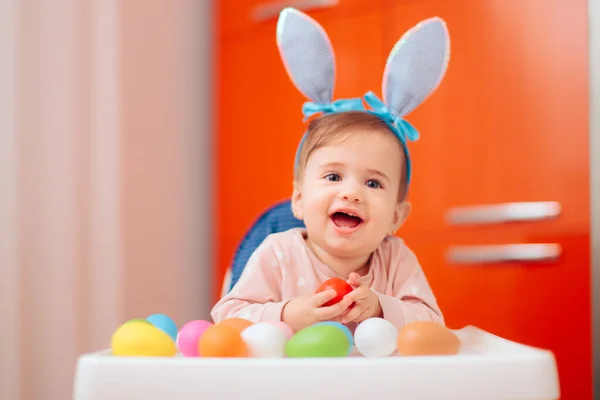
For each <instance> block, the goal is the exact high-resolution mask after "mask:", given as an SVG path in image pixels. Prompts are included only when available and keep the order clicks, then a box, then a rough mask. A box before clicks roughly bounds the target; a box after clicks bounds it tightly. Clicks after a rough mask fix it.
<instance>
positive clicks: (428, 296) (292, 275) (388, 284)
mask: <svg viewBox="0 0 600 400" xmlns="http://www.w3.org/2000/svg"><path fill="white" fill-rule="evenodd" d="M305 235H306V231H305V230H304V229H302V228H294V229H290V230H288V231H285V232H281V233H275V234H271V235H269V236H268V237H267V238H266V239H265V240H264V241H263V243H262V244H261V245H260V246H259V247H258V248H257V249H256V251H255V252H254V253H253V255H252V256H251V257H250V259H249V260H248V263H247V264H246V267H245V269H244V272H243V273H242V275H241V276H240V279H239V281H238V282H237V284H236V285H235V286H234V287H233V288H232V290H231V291H230V292H229V293H228V294H227V295H225V296H224V297H223V298H222V299H221V300H219V302H218V303H217V304H216V305H215V306H214V307H213V309H212V311H211V316H212V318H213V320H214V321H215V323H217V322H219V321H222V320H224V319H226V318H233V317H238V318H245V319H248V320H250V321H253V322H262V321H270V320H278V321H280V320H281V314H282V311H283V307H284V305H285V304H286V303H287V302H288V301H289V300H291V299H293V298H294V297H297V296H299V295H302V294H305V293H314V292H315V290H316V289H317V287H318V286H319V285H320V284H321V283H322V282H323V281H325V280H327V279H329V278H333V277H335V276H336V273H335V272H334V271H333V270H331V269H330V268H329V267H328V266H327V265H325V264H324V263H323V262H321V261H320V260H319V259H318V258H317V257H316V255H315V254H314V253H313V252H312V250H311V249H310V248H309V247H308V246H307V244H306V241H305ZM361 281H362V282H363V283H366V284H367V285H368V286H369V287H370V288H371V290H373V291H374V292H375V293H376V294H377V296H378V297H379V302H380V303H381V309H382V311H383V318H385V319H387V320H388V321H390V322H392V323H393V324H394V325H395V326H396V327H397V328H398V329H400V328H402V327H403V326H404V325H405V324H408V323H410V322H413V321H417V320H429V321H434V322H438V323H442V324H443V323H444V319H443V316H442V313H441V311H440V309H439V307H438V305H437V302H436V299H435V296H434V295H433V292H432V291H431V288H430V286H429V283H428V282H427V279H426V277H425V274H424V273H423V270H422V269H421V266H420V265H419V262H418V261H417V257H416V256H415V254H414V253H413V252H412V251H411V250H410V249H409V248H408V247H407V246H406V244H405V243H404V241H403V240H402V239H400V238H398V237H396V236H388V237H387V238H386V239H385V240H384V241H383V243H381V245H380V246H379V247H378V248H377V249H376V250H375V252H374V254H373V256H372V257H371V264H370V268H369V271H368V273H367V274H366V275H364V276H362V277H361ZM348 327H349V328H350V329H351V330H352V331H353V330H354V328H355V325H354V326H351V324H348Z"/></svg>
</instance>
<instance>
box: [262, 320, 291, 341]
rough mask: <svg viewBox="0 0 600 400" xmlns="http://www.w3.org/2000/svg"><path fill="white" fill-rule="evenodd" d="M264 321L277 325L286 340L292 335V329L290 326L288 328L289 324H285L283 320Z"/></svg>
mask: <svg viewBox="0 0 600 400" xmlns="http://www.w3.org/2000/svg"><path fill="white" fill-rule="evenodd" d="M266 322H268V323H269V324H272V325H275V326H276V327H278V328H279V329H280V330H281V331H282V332H283V334H284V335H285V338H286V340H289V339H290V338H291V337H292V336H294V331H292V328H290V327H289V325H288V324H286V323H285V322H282V321H266Z"/></svg>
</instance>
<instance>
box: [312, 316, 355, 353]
mask: <svg viewBox="0 0 600 400" xmlns="http://www.w3.org/2000/svg"><path fill="white" fill-rule="evenodd" d="M315 325H331V326H335V327H336V328H339V329H341V330H342V331H343V332H344V334H345V335H346V338H347V339H348V343H350V351H352V346H354V338H353V337H352V332H350V329H348V327H347V326H346V325H344V324H342V323H340V322H335V321H323V322H318V323H317V324H315Z"/></svg>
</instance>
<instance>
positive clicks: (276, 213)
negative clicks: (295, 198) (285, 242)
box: [229, 200, 305, 290]
mask: <svg viewBox="0 0 600 400" xmlns="http://www.w3.org/2000/svg"><path fill="white" fill-rule="evenodd" d="M304 227H305V226H304V222H302V221H300V220H299V219H297V218H296V217H294V214H292V204H291V201H290V200H286V201H283V202H281V203H277V204H275V205H273V206H271V207H269V208H268V209H267V210H266V211H265V212H264V213H263V214H262V215H260V216H259V217H258V219H257V220H256V221H255V222H254V224H253V225H252V226H251V227H250V229H249V230H248V232H247V233H246V235H245V236H244V238H243V239H242V242H241V243H240V245H239V246H238V248H237V250H236V252H235V255H234V257H233V263H232V265H231V283H230V285H229V290H231V289H232V288H233V287H234V286H235V284H236V282H237V281H238V280H239V279H240V276H241V275H242V272H243V271H244V267H245V266H246V263H247V262H248V259H249V258H250V256H251V255H252V253H254V251H255V250H256V249H257V248H258V246H260V244H261V243H262V242H263V241H264V240H265V239H266V238H267V236H269V235H270V234H272V233H277V232H284V231H287V230H289V229H292V228H304Z"/></svg>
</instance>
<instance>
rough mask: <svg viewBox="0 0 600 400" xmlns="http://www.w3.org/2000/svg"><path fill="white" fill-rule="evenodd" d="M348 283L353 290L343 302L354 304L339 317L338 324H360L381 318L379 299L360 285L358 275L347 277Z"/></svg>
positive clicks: (364, 286)
mask: <svg viewBox="0 0 600 400" xmlns="http://www.w3.org/2000/svg"><path fill="white" fill-rule="evenodd" d="M348 283H349V284H350V285H351V286H352V287H354V288H355V289H354V290H353V291H352V292H350V293H348V294H347V295H346V296H345V297H344V300H343V301H349V302H350V303H353V302H354V303H355V304H354V307H352V308H351V309H350V310H348V312H346V313H345V314H344V315H342V316H341V318H340V322H341V323H342V324H347V323H348V322H357V323H358V322H362V321H364V320H365V319H367V318H372V317H381V316H382V314H383V312H382V310H381V304H380V303H379V297H377V295H376V294H375V292H373V291H372V290H371V288H369V287H368V286H367V285H365V284H361V282H360V275H358V274H357V273H356V272H352V273H351V274H350V276H349V277H348Z"/></svg>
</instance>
